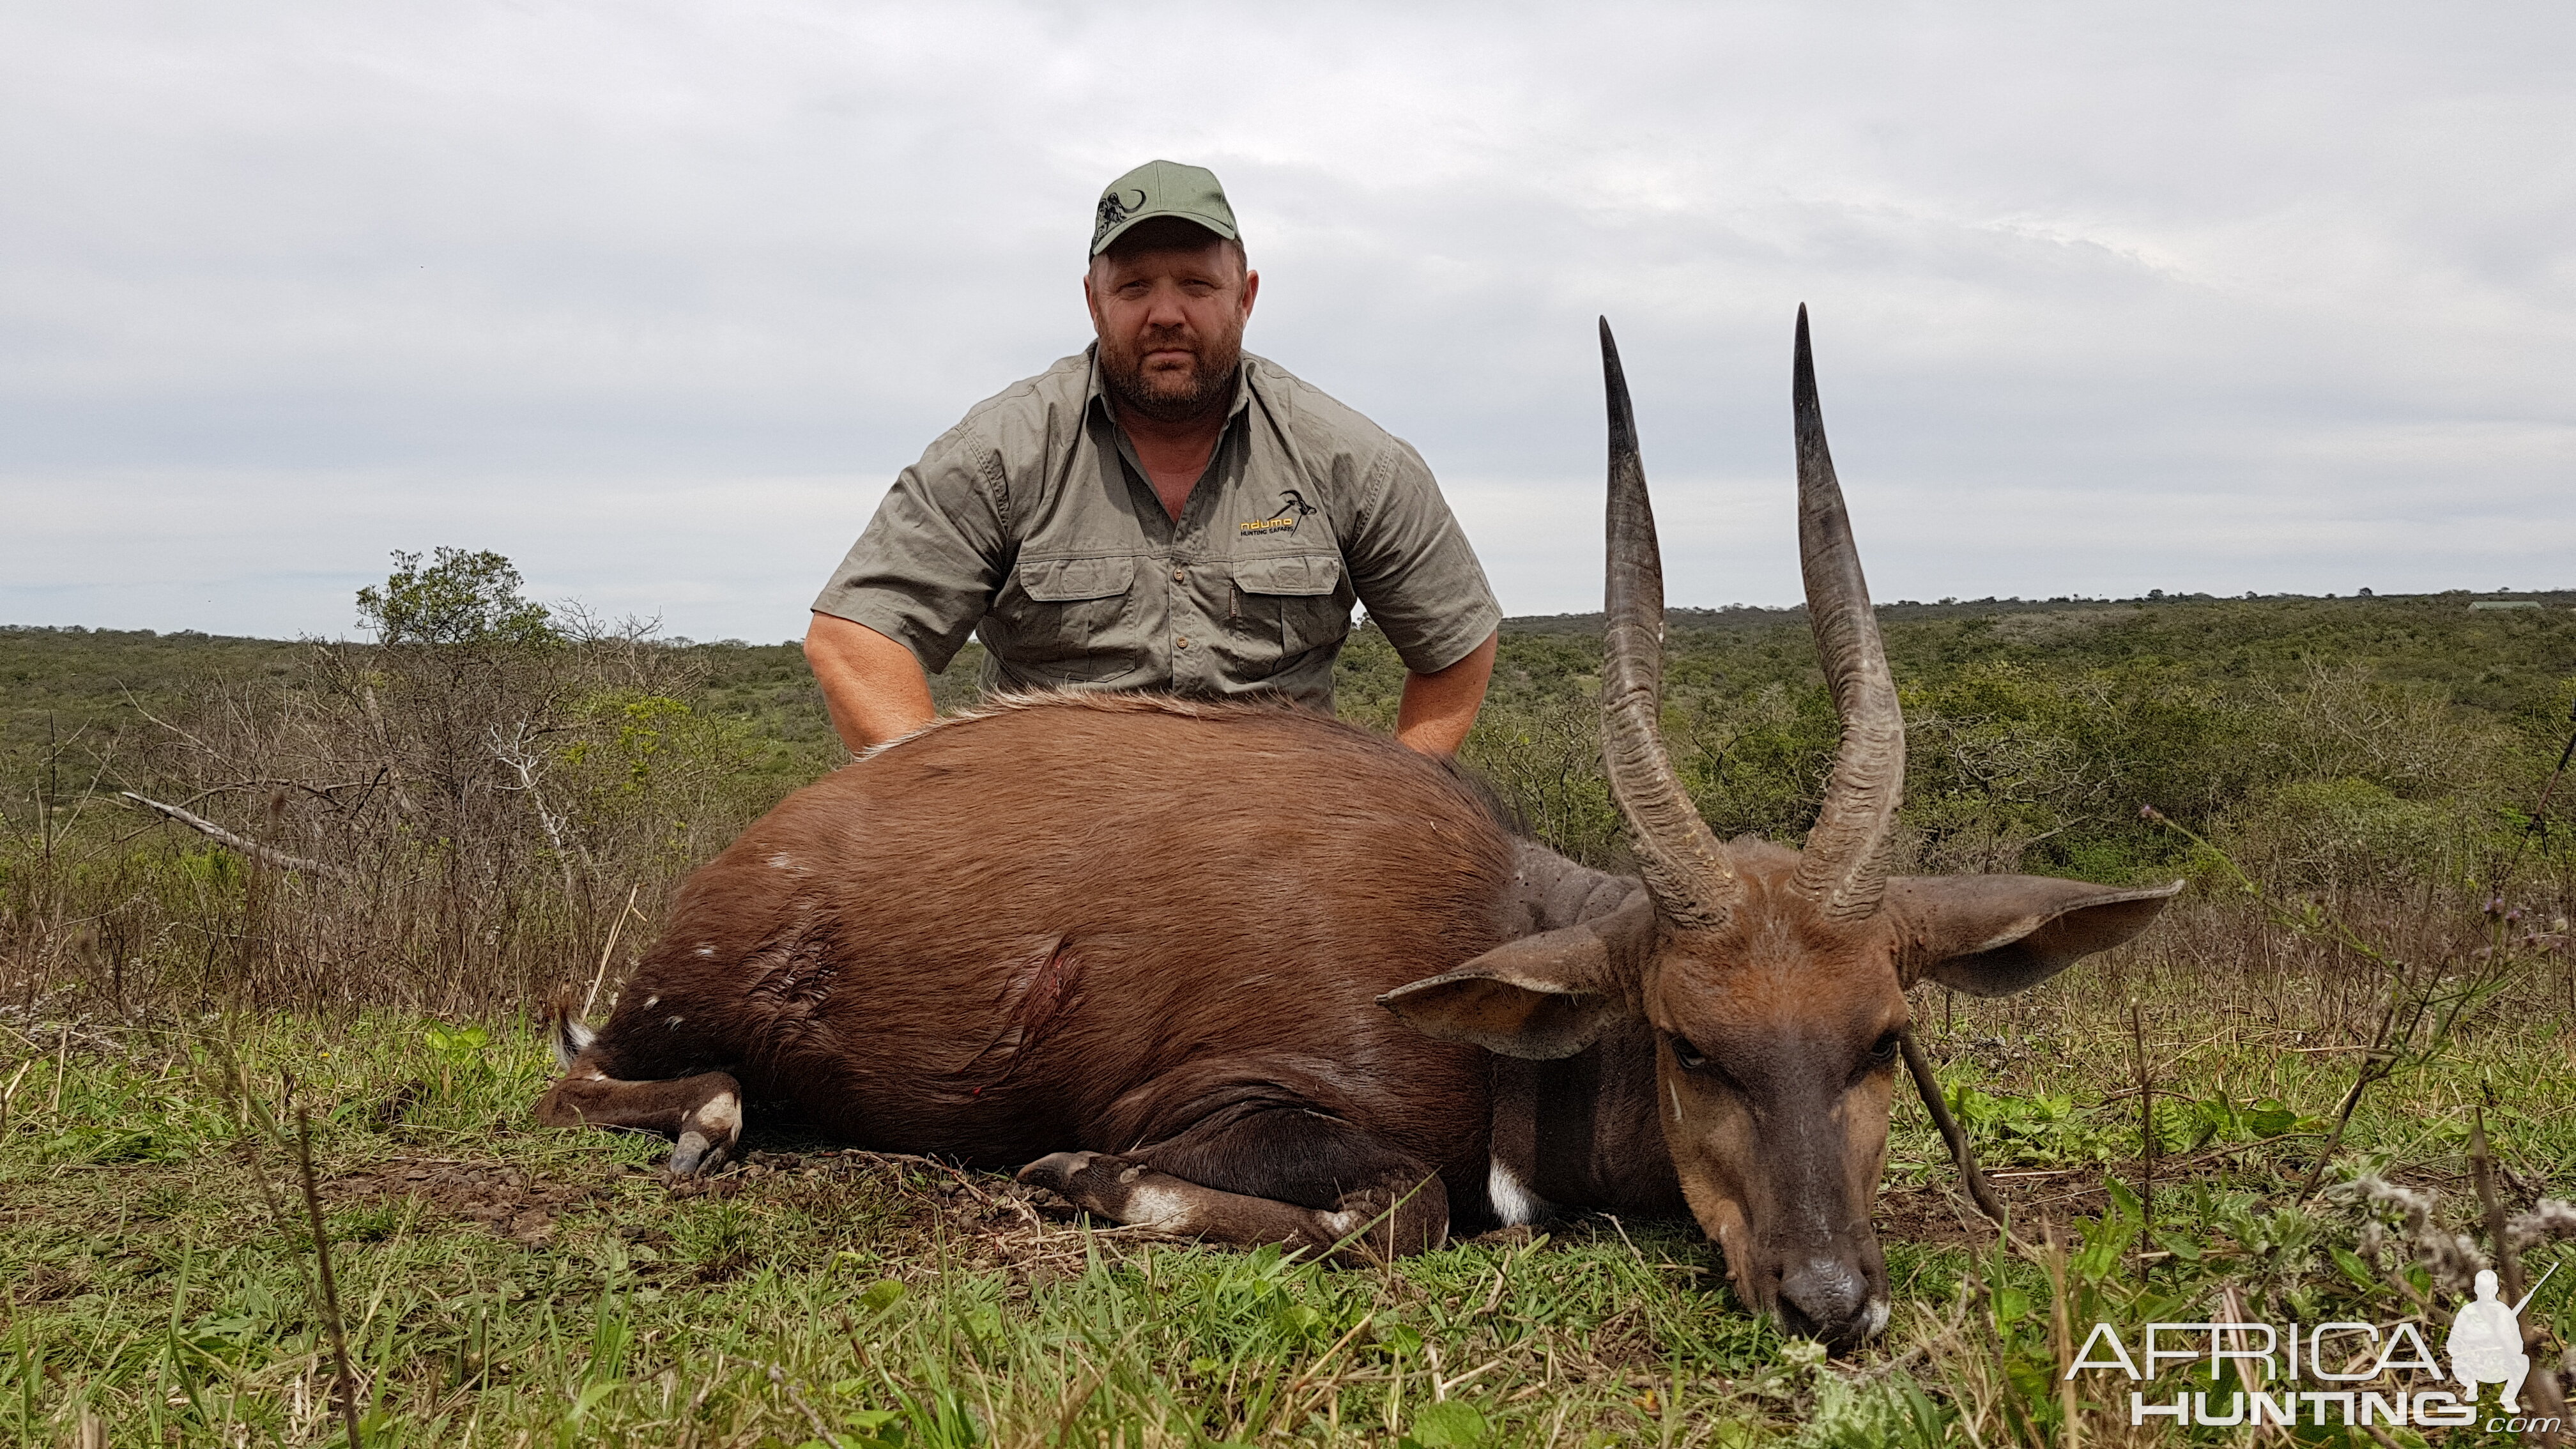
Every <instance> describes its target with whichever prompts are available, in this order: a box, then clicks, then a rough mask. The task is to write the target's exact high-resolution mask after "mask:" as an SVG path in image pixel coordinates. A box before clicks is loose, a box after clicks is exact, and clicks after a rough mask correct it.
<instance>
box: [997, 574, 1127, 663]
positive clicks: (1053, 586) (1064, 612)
mask: <svg viewBox="0 0 2576 1449" xmlns="http://www.w3.org/2000/svg"><path fill="white" fill-rule="evenodd" d="M1019 583H1020V592H1021V593H1023V594H1026V595H1027V596H1028V600H1029V607H1028V609H1027V612H1026V616H1025V634H1024V636H1023V639H1022V641H1021V642H1022V645H1023V648H1024V649H1025V650H1026V652H1027V653H1029V654H1030V655H1031V656H1032V657H1038V658H1062V657H1067V656H1073V655H1098V654H1102V653H1106V652H1116V651H1121V650H1125V649H1127V648H1129V647H1131V646H1132V644H1133V641H1132V640H1129V639H1125V638H1122V637H1118V636H1117V631H1118V628H1119V625H1121V624H1122V623H1124V622H1125V621H1126V617H1127V604H1128V598H1127V594H1128V590H1130V589H1131V588H1133V587H1134V586H1135V583H1136V559H1135V557H1134V555H1132V554H1130V555H1121V556H1119V557H1116V558H1050V559H1030V560H1026V561H1024V562H1022V563H1021V564H1020V570H1019Z"/></svg>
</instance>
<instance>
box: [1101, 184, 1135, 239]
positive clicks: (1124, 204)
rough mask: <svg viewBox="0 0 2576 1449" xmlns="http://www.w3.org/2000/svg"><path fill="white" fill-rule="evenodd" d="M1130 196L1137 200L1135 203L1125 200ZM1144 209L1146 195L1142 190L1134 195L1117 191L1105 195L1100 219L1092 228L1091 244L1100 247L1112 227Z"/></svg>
mask: <svg viewBox="0 0 2576 1449" xmlns="http://www.w3.org/2000/svg"><path fill="white" fill-rule="evenodd" d="M1128 195H1133V196H1134V197H1135V198H1136V199H1135V200H1134V201H1129V200H1126V199H1125V198H1126V196H1128ZM1144 209H1145V193H1144V192H1143V191H1142V190H1138V191H1135V192H1132V193H1121V192H1116V191H1110V192H1105V193H1103V194H1102V195H1101V198H1100V219H1099V220H1098V221H1097V222H1095V223H1094V224H1093V226H1092V228H1091V244H1092V245H1093V246H1098V245H1100V239H1101V238H1102V237H1105V236H1107V235H1109V229H1110V228H1111V227H1113V226H1116V225H1117V224H1118V223H1120V222H1122V221H1125V220H1126V219H1127V218H1129V217H1131V216H1134V215H1135V214H1136V213H1138V212H1140V211H1143V210H1144Z"/></svg>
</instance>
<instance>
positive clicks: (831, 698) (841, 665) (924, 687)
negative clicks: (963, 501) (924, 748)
mask: <svg viewBox="0 0 2576 1449" xmlns="http://www.w3.org/2000/svg"><path fill="white" fill-rule="evenodd" d="M1486 653H1487V657H1488V660H1489V664H1488V667H1489V668H1490V667H1491V666H1490V659H1491V655H1492V647H1491V646H1490V645H1488V646H1487V650H1486ZM805 663H806V665H807V666H808V667H810V668H811V669H812V670H813V671H814V680H815V682H816V683H818V684H820V685H822V686H823V703H824V704H825V706H826V707H828V708H829V709H830V710H831V712H832V728H833V730H834V731H836V732H837V733H838V734H839V735H840V736H841V743H843V744H845V745H848V746H849V747H850V753H851V754H854V755H856V754H864V753H866V752H867V750H868V749H869V748H870V747H871V746H875V745H881V744H884V743H885V742H886V741H888V740H890V739H894V738H896V737H898V736H901V735H907V734H910V733H912V732H913V731H914V730H917V729H919V728H921V727H922V726H923V725H926V724H928V723H930V721H931V720H932V719H933V718H935V717H936V716H937V715H938V711H937V710H936V709H934V708H933V707H932V706H931V703H930V676H929V675H926V674H924V673H922V672H921V661H920V660H918V659H915V658H913V657H912V651H911V650H909V649H906V648H905V647H903V646H902V645H901V644H898V643H896V642H895V641H894V640H892V639H889V638H887V637H886V636H884V635H883V634H880V633H878V632H877V631H876V630H874V629H871V628H869V627H868V626H867V625H865V624H854V623H852V622H850V621H849V620H847V619H843V618H840V617H838V616H836V615H832V614H816V615H815V616H814V624H813V627H812V628H809V629H807V630H806V631H805ZM1443 672H1444V673H1445V672H1446V671H1443ZM1482 689H1483V686H1482V685H1481V684H1479V685H1478V691H1479V693H1481V692H1482ZM1412 698H1413V687H1412V685H1411V684H1410V683H1407V684H1406V686H1405V699H1406V700H1407V701H1408V702H1410V701H1411V700H1412ZM1473 717H1474V711H1473V709H1472V708H1471V709H1470V710H1469V718H1470V719H1472V718H1473ZM1460 733H1461V734H1462V735H1463V734H1464V733H1465V731H1464V730H1461V731H1460Z"/></svg>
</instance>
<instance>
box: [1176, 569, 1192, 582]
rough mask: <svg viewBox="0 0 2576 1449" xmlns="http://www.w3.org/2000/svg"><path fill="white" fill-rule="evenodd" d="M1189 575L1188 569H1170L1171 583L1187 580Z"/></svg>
mask: <svg viewBox="0 0 2576 1449" xmlns="http://www.w3.org/2000/svg"><path fill="white" fill-rule="evenodd" d="M1189 576H1190V571H1189V570H1188V569H1174V570H1172V582H1173V583H1176V584H1177V583H1182V582H1185V581H1187V580H1188V578H1189Z"/></svg>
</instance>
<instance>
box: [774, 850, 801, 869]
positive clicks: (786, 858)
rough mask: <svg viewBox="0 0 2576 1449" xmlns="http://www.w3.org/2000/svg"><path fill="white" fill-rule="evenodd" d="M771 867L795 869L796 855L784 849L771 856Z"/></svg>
mask: <svg viewBox="0 0 2576 1449" xmlns="http://www.w3.org/2000/svg"><path fill="white" fill-rule="evenodd" d="M769 868H770V869H771V870H794V869H795V868H796V857H794V856H792V855H789V854H788V853H787V852H786V851H783V850H782V851H780V852H778V853H777V854H776V855H773V856H771V857H770V858H769Z"/></svg>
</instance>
